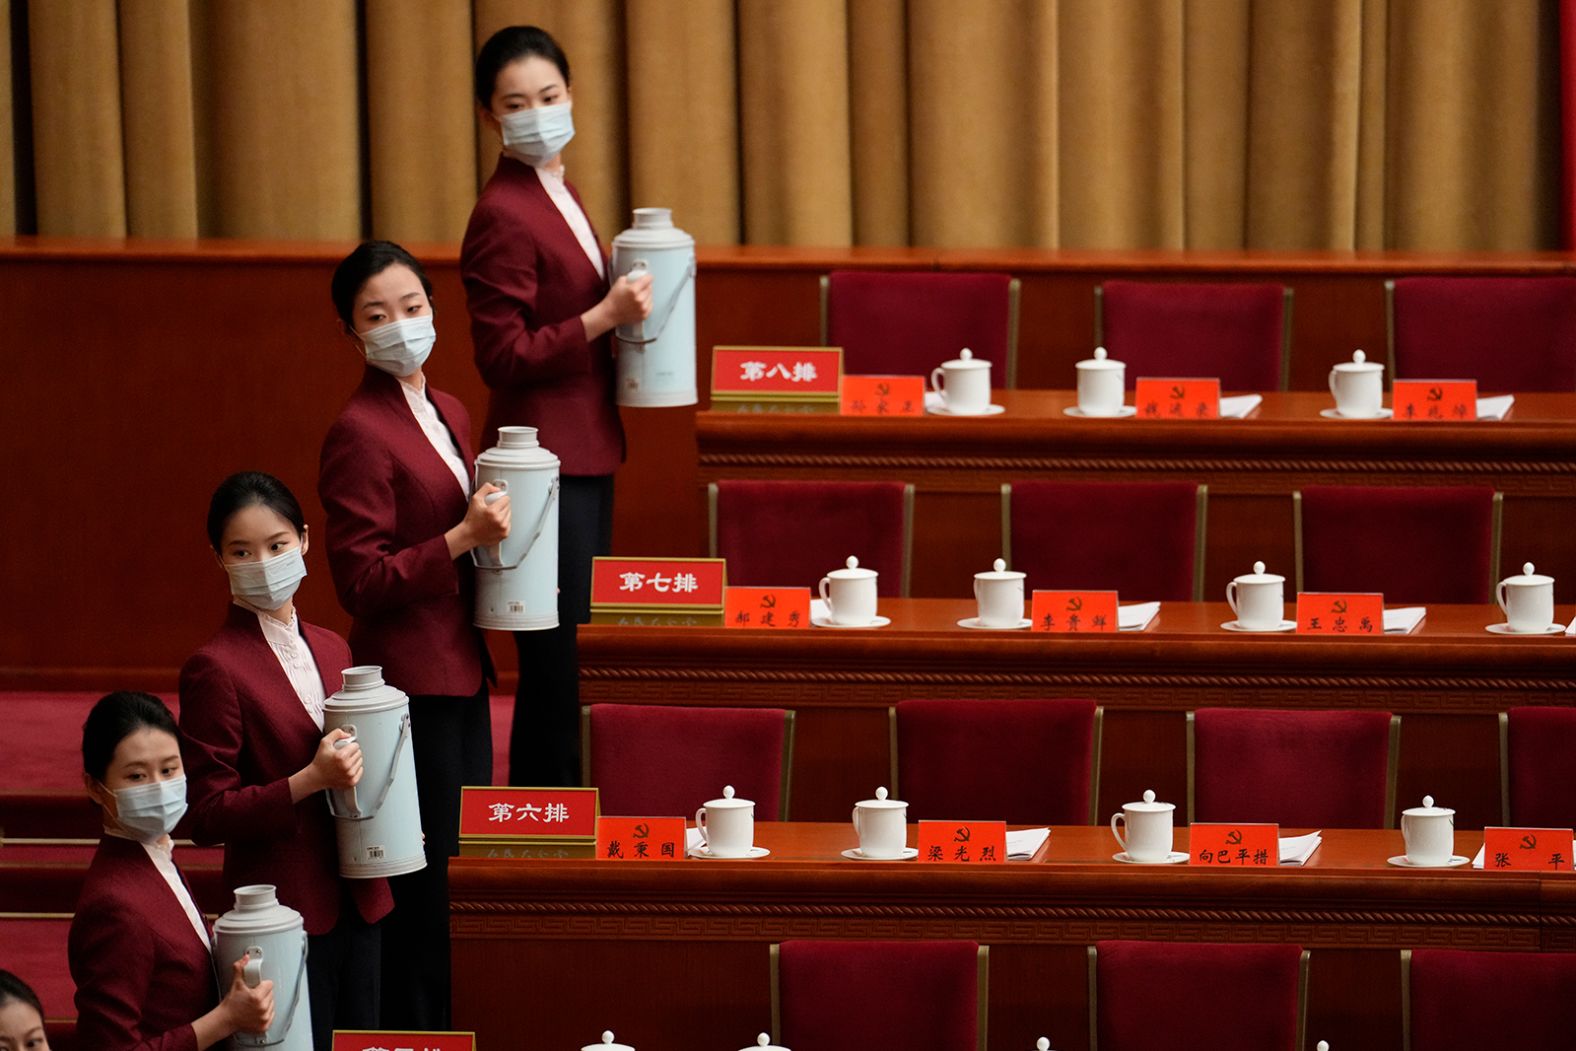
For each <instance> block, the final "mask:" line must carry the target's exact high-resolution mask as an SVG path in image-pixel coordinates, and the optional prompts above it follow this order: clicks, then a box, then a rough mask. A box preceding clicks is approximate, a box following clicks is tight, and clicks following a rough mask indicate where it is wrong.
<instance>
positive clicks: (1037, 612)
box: [1029, 591, 1117, 635]
mask: <svg viewBox="0 0 1576 1051" xmlns="http://www.w3.org/2000/svg"><path fill="white" fill-rule="evenodd" d="M1029 615H1030V619H1031V620H1032V621H1033V624H1032V625H1031V626H1030V629H1029V630H1031V631H1048V632H1050V633H1052V634H1053V635H1054V634H1061V633H1064V632H1065V633H1067V634H1072V633H1074V632H1076V633H1078V634H1080V635H1083V634H1087V633H1089V632H1101V631H1116V630H1117V623H1116V592H1114V591H1036V592H1034V595H1033V599H1032V602H1031V605H1030V607H1029Z"/></svg>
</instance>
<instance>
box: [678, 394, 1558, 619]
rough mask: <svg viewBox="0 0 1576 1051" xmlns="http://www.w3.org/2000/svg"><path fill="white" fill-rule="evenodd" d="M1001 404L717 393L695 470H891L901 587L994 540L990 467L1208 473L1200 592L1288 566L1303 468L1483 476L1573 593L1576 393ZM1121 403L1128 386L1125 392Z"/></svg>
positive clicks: (1099, 475)
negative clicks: (1346, 407) (909, 494)
mask: <svg viewBox="0 0 1576 1051" xmlns="http://www.w3.org/2000/svg"><path fill="white" fill-rule="evenodd" d="M995 400H996V401H997V403H998V404H1001V405H1004V406H1006V410H1007V411H1006V412H1005V413H1003V414H1002V415H1000V416H989V417H975V418H969V419H959V418H953V417H942V416H925V417H919V418H913V417H910V418H904V419H872V418H866V417H856V418H844V417H841V416H837V415H831V414H827V415H811V414H791V413H742V412H738V411H725V410H723V409H713V410H710V411H707V412H702V413H700V414H699V415H698V416H697V417H696V438H697V442H698V445H699V450H700V480H701V482H702V484H703V485H704V484H705V483H707V482H714V481H717V480H719V479H726V478H801V479H831V478H838V479H857V478H867V479H901V480H903V481H906V482H912V483H914V485H915V488H916V499H915V508H914V560H913V561H914V572H913V593H914V594H916V595H945V594H954V593H956V592H957V590H958V587H959V585H958V583H957V580H958V577H959V574H960V573H961V572H963V571H965V568H966V567H969V566H975V565H978V566H985V565H989V564H990V561H991V559H993V558H995V557H996V556H997V555H999V554H1000V553H1001V550H1000V549H1001V500H1000V495H999V494H1000V490H1001V485H1002V483H1003V482H1014V481H1024V480H1033V479H1039V480H1048V479H1055V480H1059V481H1154V480H1168V481H1189V482H1198V483H1202V484H1205V485H1208V486H1209V496H1210V500H1209V522H1208V549H1207V552H1206V557H1205V572H1206V590H1205V595H1206V597H1209V596H1217V595H1221V594H1223V593H1224V589H1225V586H1226V582H1227V581H1228V580H1230V579H1231V578H1232V577H1233V576H1236V575H1237V574H1239V573H1245V572H1247V570H1248V567H1250V566H1252V564H1253V563H1254V562H1255V561H1259V560H1263V561H1264V562H1266V563H1268V564H1269V565H1271V566H1274V567H1278V568H1279V567H1284V569H1283V571H1284V572H1286V573H1287V574H1288V576H1289V575H1290V573H1291V567H1292V565H1293V557H1294V554H1293V542H1292V535H1293V534H1292V505H1291V499H1290V496H1291V493H1292V492H1293V491H1294V490H1296V489H1298V488H1300V487H1301V486H1304V485H1309V484H1341V485H1483V486H1491V487H1493V488H1495V489H1498V490H1500V491H1501V492H1503V493H1504V494H1505V530H1504V540H1503V544H1502V547H1501V550H1502V551H1503V552H1504V561H1505V565H1507V566H1511V565H1514V566H1520V565H1521V564H1522V563H1523V562H1528V561H1531V562H1535V563H1537V565H1538V567H1539V569H1540V570H1543V571H1545V572H1548V573H1552V574H1553V575H1554V576H1555V578H1556V580H1557V584H1556V587H1557V588H1558V590H1559V595H1558V597H1559V598H1560V600H1561V601H1567V602H1569V601H1576V547H1573V546H1572V545H1570V544H1569V543H1567V542H1566V536H1567V527H1568V523H1569V521H1570V516H1571V514H1572V512H1573V511H1576V394H1519V395H1517V396H1516V404H1515V407H1514V408H1513V409H1512V410H1511V412H1510V415H1509V417H1508V418H1507V419H1505V420H1502V421H1481V422H1473V423H1460V424H1456V423H1443V424H1426V425H1425V424H1420V423H1419V424H1404V423H1397V422H1394V421H1390V420H1382V421H1372V422H1368V421H1363V422H1354V421H1344V420H1328V419H1324V418H1322V417H1320V416H1319V410H1321V409H1326V408H1329V407H1330V406H1331V405H1332V404H1333V401H1332V400H1331V398H1330V397H1329V395H1328V393H1312V392H1298V391H1294V392H1290V393H1268V394H1265V395H1264V403H1263V405H1261V406H1259V408H1258V409H1256V410H1255V411H1254V412H1253V414H1252V415H1251V416H1250V417H1249V418H1248V419H1245V420H1209V421H1192V422H1185V421H1183V422H1169V421H1162V420H1138V419H1109V420H1085V419H1075V418H1073V417H1069V416H1067V415H1065V414H1064V413H1063V411H1062V410H1063V409H1065V408H1067V407H1068V406H1071V405H1074V404H1076V400H1077V399H1076V395H1075V394H1074V393H1073V392H1071V391H1051V390H1018V391H998V392H996V394H995ZM1128 400H1129V402H1131V400H1132V395H1131V394H1129V395H1128Z"/></svg>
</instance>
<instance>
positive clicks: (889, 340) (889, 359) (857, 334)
mask: <svg viewBox="0 0 1576 1051" xmlns="http://www.w3.org/2000/svg"><path fill="white" fill-rule="evenodd" d="M1385 291H1386V296H1385V304H1386V321H1387V332H1388V333H1389V346H1388V348H1387V349H1388V352H1389V370H1388V376H1389V377H1392V378H1393V377H1397V376H1399V377H1401V378H1403V379H1476V380H1477V381H1478V386H1479V388H1480V389H1482V390H1486V391H1576V278H1570V277H1412V278H1401V279H1398V280H1394V281H1387V282H1385ZM1018 295H1019V285H1018V282H1017V280H1015V279H1013V278H1011V277H1008V276H1007V275H1005V274H971V273H894V272H883V271H835V272H833V273H832V274H830V275H828V276H826V277H823V278H822V279H821V341H822V342H823V343H825V344H827V345H828V346H837V347H842V348H843V367H844V371H845V372H848V373H853V374H898V375H904V374H906V375H912V374H915V373H920V374H927V375H928V374H929V372H930V370H931V369H932V368H934V367H935V366H937V365H939V364H940V363H941V362H942V361H945V360H947V359H948V358H952V357H956V356H957V352H958V350H959V348H961V347H969V348H970V349H972V350H973V351H974V354H975V357H978V358H984V359H986V360H988V361H990V362H992V363H993V364H995V365H997V366H998V367H1002V366H1004V368H1002V371H1000V372H998V373H997V374H996V377H995V379H996V383H997V385H998V386H1001V385H1005V386H1008V387H1015V386H1017V382H1016V378H1017V357H1018V342H1019V332H1018ZM1095 303H1096V309H1095V331H1094V333H1093V337H1094V343H1095V344H1099V345H1102V346H1104V347H1106V349H1107V350H1108V351H1109V353H1110V356H1111V357H1112V358H1114V359H1116V360H1118V361H1122V362H1124V363H1126V365H1127V376H1126V379H1127V386H1128V388H1129V389H1131V388H1132V386H1133V384H1134V381H1135V380H1136V379H1137V378H1138V377H1139V376H1215V377H1219V378H1220V380H1221V384H1222V386H1223V388H1224V389H1227V390H1244V391H1267V390H1281V389H1284V388H1285V386H1286V383H1287V377H1288V374H1289V372H1290V362H1291V327H1292V294H1291V290H1290V289H1288V288H1284V287H1282V286H1281V285H1278V284H1262V283H1237V284H1207V283H1197V282H1147V281H1108V282H1106V283H1105V284H1104V285H1102V286H1100V287H1098V288H1097V289H1096V290H1095ZM1351 349H1353V348H1342V350H1343V353H1342V354H1341V355H1339V356H1338V358H1336V359H1332V360H1330V361H1328V362H1321V364H1325V365H1333V364H1335V361H1336V360H1344V359H1345V358H1346V357H1347V356H1349V354H1350V351H1351ZM1072 385H1073V379H1072V377H1071V376H1068V377H1067V379H1066V382H1065V383H1060V384H1056V386H1061V387H1071V386H1072Z"/></svg>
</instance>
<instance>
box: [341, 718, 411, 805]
mask: <svg viewBox="0 0 1576 1051" xmlns="http://www.w3.org/2000/svg"><path fill="white" fill-rule="evenodd" d="M346 729H347V730H348V729H352V727H349V726H347V727H346ZM409 740H410V713H409V712H406V713H405V715H404V716H403V717H402V718H401V719H400V721H399V743H398V744H396V745H395V746H394V759H393V761H391V762H390V763H389V777H388V780H387V781H385V782H383V789H382V791H380V792H379V793H378V801H377V802H376V803H374V804H372V809H371V810H369V811H367V812H366V813H362V812H361V806H360V804H359V803H358V802H357V801H356V790H355V789H354V788H352V789H351V790H350V800H351V806H353V807H354V808H355V812H354V813H350V814H342V813H340V812H339V811H338V810H335V809H334V794H333V793H332V792H330V793H329V796H328V809H329V810H330V811H331V812H332V813H333V815H334V816H335V817H338V818H344V819H345V820H347V821H370V820H372V819H373V818H375V817H377V816H378V812H379V811H381V810H382V809H383V804H384V803H386V802H388V798H389V792H390V791H392V790H393V788H394V778H395V776H396V775H398V773H399V757H400V755H401V753H403V752H404V751H405V742H406V741H409ZM342 743H346V742H345V741H336V742H335V747H336V748H337V747H338V746H339V745H340V744H342Z"/></svg>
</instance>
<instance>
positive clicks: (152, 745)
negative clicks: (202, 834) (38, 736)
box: [68, 693, 274, 1051]
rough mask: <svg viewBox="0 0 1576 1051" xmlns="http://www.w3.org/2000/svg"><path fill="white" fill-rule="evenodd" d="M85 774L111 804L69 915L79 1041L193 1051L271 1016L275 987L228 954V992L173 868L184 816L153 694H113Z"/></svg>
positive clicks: (95, 725)
mask: <svg viewBox="0 0 1576 1051" xmlns="http://www.w3.org/2000/svg"><path fill="white" fill-rule="evenodd" d="M82 778H83V781H84V782H85V783H86V784H87V788H88V795H89V796H91V797H92V798H93V801H94V802H96V803H97V804H98V805H99V806H100V807H101V808H103V811H104V838H103V839H101V840H99V845H98V850H97V851H96V852H94V854H93V864H92V865H91V866H89V868H88V875H87V879H86V880H85V881H84V882H83V884H82V896H81V897H80V898H79V899H78V901H77V911H76V915H75V916H74V917H72V920H71V934H70V936H69V938H68V959H69V961H70V966H71V977H72V980H73V981H75V982H76V985H77V995H76V1000H77V1035H76V1044H77V1046H78V1047H82V1048H92V1049H93V1051H192V1049H194V1048H197V1049H200V1048H207V1047H212V1046H214V1045H215V1044H217V1043H219V1042H220V1041H221V1040H225V1039H227V1038H229V1037H230V1036H231V1035H232V1034H234V1033H261V1032H263V1031H264V1030H265V1029H267V1028H268V1027H269V1026H270V1025H272V1024H273V1018H274V990H273V986H274V983H273V982H270V981H264V982H261V983H260V984H259V985H258V986H257V987H256V988H255V989H252V988H248V987H247V985H246V980H245V978H244V977H243V976H242V970H243V968H244V967H245V966H246V957H244V956H243V957H242V958H241V959H239V960H235V961H230V966H229V967H227V968H225V970H226V971H227V972H228V973H227V974H226V977H227V978H228V979H229V981H228V988H227V991H226V992H225V995H224V998H223V999H222V1000H221V999H220V997H219V987H218V985H217V984H216V983H215V981H214V960H213V956H212V952H211V949H210V948H209V946H210V944H211V935H210V933H209V931H208V925H207V922H206V921H205V920H204V919H203V915H202V912H201V911H200V910H199V909H198V908H197V904H196V902H194V901H193V900H192V896H191V890H190V888H189V887H187V885H186V879H185V877H183V876H182V875H181V873H180V869H179V868H177V867H176V865H175V859H174V857H173V852H172V847H171V844H170V832H171V831H172V830H173V829H174V828H175V823H176V822H177V821H179V820H180V818H181V815H182V814H184V813H185V812H186V775H185V772H184V769H183V768H182V766H181V750H180V743H179V740H178V737H177V732H176V729H175V720H174V719H173V718H172V717H171V716H170V711H169V709H168V708H166V707H164V703H163V702H162V701H160V700H159V699H158V698H157V697H150V696H149V695H148V694H145V693H112V694H109V695H108V696H107V697H104V698H101V699H100V700H99V702H98V703H97V704H95V705H94V706H93V710H92V711H91V712H89V713H88V718H87V722H86V723H84V724H83V726H82Z"/></svg>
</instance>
